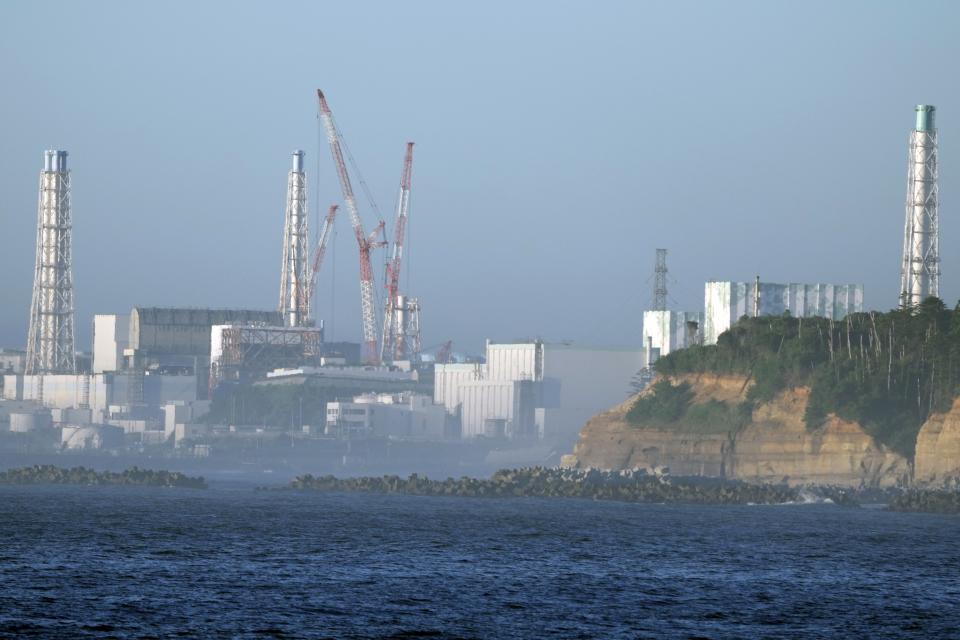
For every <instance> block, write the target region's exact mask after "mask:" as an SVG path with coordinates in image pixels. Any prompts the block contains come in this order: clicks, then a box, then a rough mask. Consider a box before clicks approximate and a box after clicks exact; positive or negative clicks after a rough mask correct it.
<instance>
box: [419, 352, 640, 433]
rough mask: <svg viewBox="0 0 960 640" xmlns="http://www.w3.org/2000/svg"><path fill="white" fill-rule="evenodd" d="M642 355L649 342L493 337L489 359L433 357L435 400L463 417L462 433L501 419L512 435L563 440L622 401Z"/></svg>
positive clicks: (493, 426) (487, 428)
mask: <svg viewBox="0 0 960 640" xmlns="http://www.w3.org/2000/svg"><path fill="white" fill-rule="evenodd" d="M644 361H645V354H644V350H643V349H591V348H585V347H578V346H574V345H565V344H551V343H544V342H542V341H540V340H533V341H529V342H521V343H495V342H491V341H487V345H486V362H485V363H483V364H479V363H477V364H437V365H435V368H434V371H435V373H434V402H436V403H437V404H442V405H443V406H444V407H446V409H447V411H448V412H449V413H451V414H452V415H454V416H457V417H458V418H459V421H460V427H461V435H462V437H463V438H467V439H470V438H476V437H481V436H485V435H487V434H490V433H497V432H499V431H500V429H501V427H500V425H502V429H503V433H504V435H505V436H506V437H509V438H513V439H525V438H545V439H549V440H556V441H561V442H563V441H566V440H571V439H573V438H576V434H577V432H578V431H579V429H580V427H582V426H583V423H584V422H585V421H586V420H588V419H589V418H591V417H592V416H594V415H596V414H597V413H600V412H601V411H604V410H606V409H609V408H610V407H611V406H614V405H616V404H619V403H620V402H623V401H624V400H625V399H626V398H627V397H628V395H629V394H630V391H631V387H630V383H631V380H632V379H633V378H634V376H636V375H637V373H638V372H639V371H640V369H641V368H642V367H643V366H644Z"/></svg>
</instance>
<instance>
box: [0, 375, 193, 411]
mask: <svg viewBox="0 0 960 640" xmlns="http://www.w3.org/2000/svg"><path fill="white" fill-rule="evenodd" d="M3 398H4V400H32V401H35V402H36V403H37V404H39V405H42V406H44V407H48V408H51V409H73V408H77V409H80V408H82V409H89V410H90V413H91V419H92V421H93V422H98V423H99V422H103V421H104V420H106V418H107V417H108V415H109V413H110V407H111V406H112V405H138V406H148V407H153V408H156V409H159V408H160V407H162V406H163V405H165V404H167V403H169V402H177V401H181V402H192V401H194V400H197V380H196V376H192V375H183V376H175V375H158V374H149V375H142V374H138V373H137V372H123V373H99V374H87V373H81V374H48V375H30V376H25V375H13V374H9V375H5V376H4V377H3ZM132 398H134V399H133V400H132Z"/></svg>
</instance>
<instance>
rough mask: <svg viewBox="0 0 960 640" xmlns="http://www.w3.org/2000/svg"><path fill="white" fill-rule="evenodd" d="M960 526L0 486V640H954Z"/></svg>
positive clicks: (520, 504) (804, 514)
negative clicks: (787, 639)
mask: <svg viewBox="0 0 960 640" xmlns="http://www.w3.org/2000/svg"><path fill="white" fill-rule="evenodd" d="M958 542H960V518H958V517H955V516H939V515H927V514H901V513H892V512H885V511H881V510H876V509H844V508H840V507H836V506H832V505H793V506H717V507H705V506H682V505H643V504H625V503H615V502H591V501H586V500H572V499H534V498H510V499H485V498H434V497H415V496H382V495H344V494H320V493H300V492H254V491H252V490H251V489H250V488H249V487H242V486H240V487H226V488H225V487H219V488H218V487H216V486H215V487H214V488H212V489H210V490H207V491H199V490H185V489H160V488H144V487H63V486H57V487H36V486H26V487H0V597H2V605H0V637H9V638H22V637H44V638H77V637H131V638H132V637H173V636H181V637H237V638H255V637H278V638H287V637H291V638H295V637H331V638H380V637H457V638H546V637H555V638H645V637H650V638H661V637H663V638H746V637H750V638H757V637H769V638H782V637H820V638H825V637H871V638H902V637H916V638H930V637H941V638H942V637H958V636H960V581H958V580H957V567H960V545H958V544H957V543H958Z"/></svg>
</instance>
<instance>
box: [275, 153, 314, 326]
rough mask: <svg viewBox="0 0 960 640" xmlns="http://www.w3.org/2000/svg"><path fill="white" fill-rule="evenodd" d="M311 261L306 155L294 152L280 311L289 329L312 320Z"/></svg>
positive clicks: (284, 223)
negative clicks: (309, 275) (309, 252)
mask: <svg viewBox="0 0 960 640" xmlns="http://www.w3.org/2000/svg"><path fill="white" fill-rule="evenodd" d="M308 260H309V257H308V254H307V182H306V176H305V174H304V171H303V151H294V152H293V168H292V169H291V170H290V173H289V174H288V176H287V207H286V214H285V216H284V222H283V266H282V268H281V271H280V304H279V311H280V313H281V314H283V319H284V323H285V324H286V325H287V326H288V327H299V326H302V325H303V324H304V323H305V322H306V320H307V318H309V316H310V295H309V293H310V291H309V290H310V283H309V277H308V275H307V269H308V267H307V261H308Z"/></svg>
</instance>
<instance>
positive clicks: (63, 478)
mask: <svg viewBox="0 0 960 640" xmlns="http://www.w3.org/2000/svg"><path fill="white" fill-rule="evenodd" d="M5 484H16V485H23V484H69V485H97V486H105V485H115V486H148V487H183V488H188V489H206V488H207V483H206V480H204V479H203V478H202V477H192V476H187V475H184V474H182V473H180V472H179V471H162V470H161V471H154V470H151V469H140V468H138V467H132V468H130V469H126V470H125V471H121V472H119V473H114V472H112V471H95V470H93V469H88V468H86V467H72V468H69V469H64V468H61V467H56V466H54V465H35V466H32V467H20V468H18V469H8V470H6V471H2V472H0V485H5Z"/></svg>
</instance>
